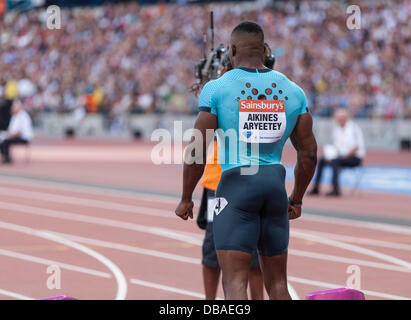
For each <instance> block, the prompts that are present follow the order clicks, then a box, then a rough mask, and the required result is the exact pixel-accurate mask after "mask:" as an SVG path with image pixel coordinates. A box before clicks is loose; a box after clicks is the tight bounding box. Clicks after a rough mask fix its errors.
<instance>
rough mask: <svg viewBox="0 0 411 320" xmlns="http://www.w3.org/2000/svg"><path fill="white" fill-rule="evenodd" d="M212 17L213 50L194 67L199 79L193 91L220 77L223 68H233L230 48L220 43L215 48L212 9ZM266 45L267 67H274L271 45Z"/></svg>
mask: <svg viewBox="0 0 411 320" xmlns="http://www.w3.org/2000/svg"><path fill="white" fill-rule="evenodd" d="M210 18H211V50H210V51H209V53H208V54H204V58H202V59H201V60H200V61H199V62H198V63H197V64H196V65H195V67H194V76H195V78H196V79H197V84H195V85H194V86H193V91H198V90H199V89H200V88H201V87H202V86H204V85H205V84H206V83H207V82H208V81H210V80H213V79H217V78H219V77H220V75H221V73H222V71H223V69H226V70H227V71H228V70H231V69H232V68H233V67H232V65H231V61H230V57H229V50H228V48H226V47H224V45H222V44H220V45H219V46H218V47H217V48H216V49H214V19H213V12H212V11H211V14H210ZM205 44H206V39H205V37H204V46H205ZM264 45H265V46H266V48H267V49H268V53H267V55H266V57H265V60H264V65H265V66H266V67H267V68H270V69H274V64H275V57H274V55H273V54H272V53H271V48H270V46H269V45H268V44H267V43H264Z"/></svg>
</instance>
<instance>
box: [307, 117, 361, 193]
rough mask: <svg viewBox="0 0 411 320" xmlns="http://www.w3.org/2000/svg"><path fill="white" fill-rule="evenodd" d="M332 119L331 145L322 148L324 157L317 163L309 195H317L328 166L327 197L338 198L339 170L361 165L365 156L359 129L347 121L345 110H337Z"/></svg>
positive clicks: (350, 121)
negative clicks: (333, 119)
mask: <svg viewBox="0 0 411 320" xmlns="http://www.w3.org/2000/svg"><path fill="white" fill-rule="evenodd" d="M334 117H335V120H336V122H337V125H336V126H335V127H334V130H333V133H332V136H333V144H332V145H326V146H324V156H323V157H322V158H321V159H320V161H319V163H318V168H317V175H316V177H315V184H314V188H313V189H312V190H311V192H310V194H311V195H315V194H319V192H320V182H321V176H322V173H323V169H324V166H326V165H330V166H331V168H332V185H333V189H332V190H331V191H330V192H329V193H327V195H328V196H339V195H340V187H339V183H338V175H339V173H340V169H341V168H344V167H357V166H359V165H361V162H362V159H363V158H364V156H365V146H364V138H363V133H362V131H361V128H360V127H359V126H358V125H357V124H355V123H354V122H353V121H352V120H350V119H349V117H348V112H347V110H345V109H338V110H337V111H336V112H335V114H334Z"/></svg>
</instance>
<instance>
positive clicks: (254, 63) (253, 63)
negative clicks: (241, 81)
mask: <svg viewBox="0 0 411 320" xmlns="http://www.w3.org/2000/svg"><path fill="white" fill-rule="evenodd" d="M240 67H243V68H248V69H265V68H266V67H265V66H264V64H263V63H262V61H261V60H260V59H258V60H253V59H241V60H239V61H237V63H236V68H240Z"/></svg>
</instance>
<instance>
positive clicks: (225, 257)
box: [213, 168, 263, 299]
mask: <svg viewBox="0 0 411 320" xmlns="http://www.w3.org/2000/svg"><path fill="white" fill-rule="evenodd" d="M258 182H259V180H257V179H256V177H255V176H241V173H240V168H233V169H230V170H229V171H226V172H224V173H223V175H222V177H221V180H220V184H219V187H218V190H217V198H219V200H221V203H222V204H223V205H218V207H217V206H216V209H215V211H214V222H213V227H214V230H213V231H214V243H215V247H216V250H217V256H218V262H219V264H220V268H221V271H222V277H223V288H224V295H225V298H226V299H247V285H248V274H249V271H250V268H251V261H252V258H253V255H252V254H253V252H254V251H255V249H256V247H257V243H258V239H259V233H260V214H259V212H260V210H261V208H262V205H263V200H262V197H261V196H260V194H261V192H260V189H259V188H260V185H259V183H258ZM223 200H224V201H223ZM219 203H220V202H219Z"/></svg>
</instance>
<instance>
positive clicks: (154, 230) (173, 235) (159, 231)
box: [0, 202, 409, 268]
mask: <svg viewBox="0 0 411 320" xmlns="http://www.w3.org/2000/svg"><path fill="white" fill-rule="evenodd" d="M0 208H4V209H8V210H14V211H18V212H24V213H28V214H35V215H42V216H48V217H53V218H58V219H65V220H73V221H80V222H86V223H92V224H98V225H104V226H109V227H117V228H123V229H127V230H133V231H138V232H143V233H149V234H154V235H157V236H163V237H166V238H170V239H174V240H179V241H184V242H187V243H190V244H193V245H197V246H201V245H202V239H200V238H198V237H192V236H189V235H185V234H181V233H180V232H179V231H176V230H170V229H164V228H159V227H148V226H145V225H138V224H134V223H128V222H120V221H117V220H112V219H105V218H97V217H92V216H84V215H79V214H74V213H69V212H63V211H56V210H50V209H39V208H36V207H31V206H25V205H17V204H11V203H4V202H0ZM291 236H293V237H300V238H303V239H309V240H314V241H318V242H320V243H322V244H326V245H330V246H334V247H338V248H343V249H347V250H350V251H354V252H360V253H363V254H365V255H370V256H373V257H376V258H379V259H382V260H385V261H389V262H391V263H394V264H398V265H400V266H405V267H406V268H408V266H409V263H408V262H406V261H403V260H400V259H398V258H394V257H391V256H388V255H385V254H381V253H378V252H376V251H373V250H368V249H364V248H361V247H358V246H353V245H349V244H345V243H343V242H338V241H335V240H330V239H327V238H324V237H319V236H314V235H310V234H307V233H303V232H298V231H294V230H291ZM341 259H343V258H341ZM359 262H361V261H359Z"/></svg>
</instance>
